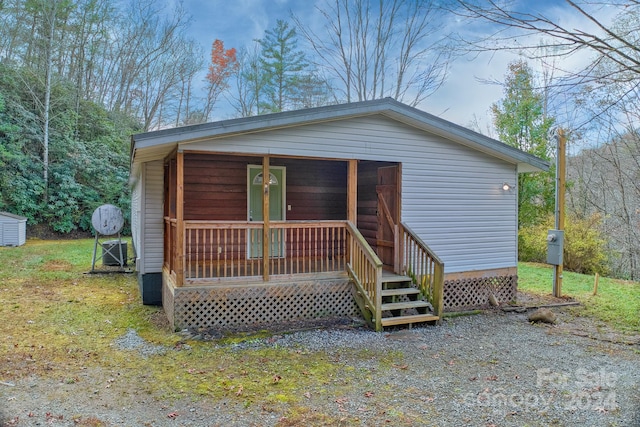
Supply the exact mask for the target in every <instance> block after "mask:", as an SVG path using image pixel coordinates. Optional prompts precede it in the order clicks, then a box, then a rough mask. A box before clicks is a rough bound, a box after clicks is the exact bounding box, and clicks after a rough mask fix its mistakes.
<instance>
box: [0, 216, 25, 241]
mask: <svg viewBox="0 0 640 427" xmlns="http://www.w3.org/2000/svg"><path fill="white" fill-rule="evenodd" d="M26 241H27V218H25V217H23V216H19V215H14V214H11V213H8V212H0V246H22V245H24V244H25V242H26Z"/></svg>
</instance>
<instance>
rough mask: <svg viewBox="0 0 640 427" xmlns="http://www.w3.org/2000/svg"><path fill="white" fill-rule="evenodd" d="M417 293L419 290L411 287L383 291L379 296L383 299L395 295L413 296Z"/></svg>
mask: <svg viewBox="0 0 640 427" xmlns="http://www.w3.org/2000/svg"><path fill="white" fill-rule="evenodd" d="M419 293H420V290H419V289H417V288H414V287H413V286H412V287H410V288H394V289H383V290H382V293H381V294H380V295H382V296H383V297H391V296H397V295H415V294H419Z"/></svg>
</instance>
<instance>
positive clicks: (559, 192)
mask: <svg viewBox="0 0 640 427" xmlns="http://www.w3.org/2000/svg"><path fill="white" fill-rule="evenodd" d="M566 141H567V140H566V137H565V135H564V130H562V129H561V128H560V129H558V150H557V157H556V230H564V204H565V203H564V199H565V181H566V163H567V161H566V150H565V144H566ZM565 240H566V239H565ZM562 258H564V257H562ZM563 262H564V260H563ZM563 262H561V263H560V264H559V265H556V268H555V274H554V281H553V296H555V297H556V298H560V297H561V296H562V270H563Z"/></svg>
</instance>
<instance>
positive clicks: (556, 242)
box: [547, 230, 564, 265]
mask: <svg viewBox="0 0 640 427" xmlns="http://www.w3.org/2000/svg"><path fill="white" fill-rule="evenodd" d="M563 250H564V231H563V230H549V232H548V233H547V264H552V265H562V251H563Z"/></svg>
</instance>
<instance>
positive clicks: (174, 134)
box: [131, 98, 549, 172]
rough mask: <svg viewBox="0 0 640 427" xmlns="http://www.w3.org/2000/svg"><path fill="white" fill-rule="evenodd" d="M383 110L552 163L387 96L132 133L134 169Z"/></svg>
mask: <svg viewBox="0 0 640 427" xmlns="http://www.w3.org/2000/svg"><path fill="white" fill-rule="evenodd" d="M377 114H381V115H384V116H387V117H389V118H391V119H394V120H397V121H399V122H402V123H405V124H407V125H410V126H413V127H415V128H418V129H422V130H424V131H426V132H429V133H432V134H436V135H439V136H441V137H443V138H446V139H448V140H451V141H454V142H457V143H459V144H462V145H466V146H468V147H471V148H474V149H476V150H478V151H482V152H484V153H487V154H489V155H492V156H494V157H497V158H500V159H503V160H505V161H508V162H510V163H514V164H517V165H518V170H519V171H521V172H533V171H541V170H548V169H549V164H548V163H547V162H546V161H544V160H542V159H540V158H538V157H535V156H533V155H531V154H528V153H525V152H524V151H521V150H518V149H517V148H514V147H511V146H509V145H506V144H504V143H502V142H500V141H497V140H495V139H493V138H489V137H487V136H484V135H482V134H480V133H477V132H474V131H472V130H470V129H467V128H465V127H463V126H459V125H457V124H455V123H451V122H449V121H447V120H444V119H441V118H439V117H436V116H434V115H432V114H429V113H426V112H424V111H421V110H418V109H417V108H413V107H410V106H408V105H406V104H403V103H401V102H398V101H396V100H394V99H391V98H384V99H377V100H372V101H362V102H353V103H349V104H338V105H330V106H326V107H318V108H310V109H304V110H295V111H286V112H282V113H275V114H266V115H262V116H253V117H245V118H240V119H231V120H222V121H218V122H210V123H203V124H197V125H191V126H183V127H177V128H171V129H163V130H158V131H152V132H146V133H140V134H136V135H133V136H132V137H131V164H132V171H133V170H134V169H135V167H136V166H137V165H139V164H140V163H144V162H146V161H150V160H156V159H162V158H164V157H165V156H166V155H168V154H169V153H170V152H171V151H173V150H174V149H175V148H176V147H177V145H178V144H179V143H188V142H195V141H200V140H203V139H210V138H212V137H216V138H219V137H222V136H230V135H237V134H243V133H253V132H261V131H267V130H273V129H279V128H286V127H293V126H300V125H305V124H311V123H317V122H327V121H335V120H344V119H348V118H351V117H361V116H370V115H377Z"/></svg>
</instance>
